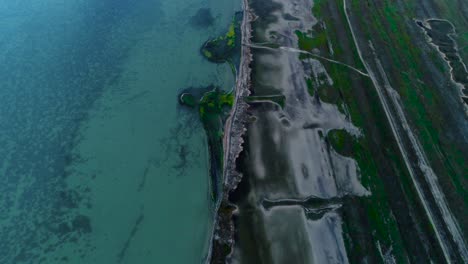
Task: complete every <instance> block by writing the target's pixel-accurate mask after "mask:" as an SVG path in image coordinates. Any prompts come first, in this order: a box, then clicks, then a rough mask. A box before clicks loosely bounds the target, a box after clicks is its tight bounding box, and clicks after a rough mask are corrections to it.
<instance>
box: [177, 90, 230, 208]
mask: <svg viewBox="0 0 468 264" xmlns="http://www.w3.org/2000/svg"><path fill="white" fill-rule="evenodd" d="M207 89H210V90H209V91H207V92H205V93H203V94H201V95H198V97H197V96H196V95H194V94H192V93H187V92H186V93H182V94H181V95H180V98H179V101H180V103H181V104H182V105H185V106H188V107H190V108H196V109H197V110H198V115H199V117H200V120H201V122H202V124H203V128H204V130H205V133H206V136H207V139H208V147H209V152H210V174H211V183H212V199H213V200H214V201H217V200H218V197H219V195H220V193H221V190H222V171H223V159H224V150H223V137H224V131H223V128H224V123H225V120H226V118H227V116H228V112H229V109H230V108H231V107H232V105H233V104H234V94H233V93H231V92H225V91H222V90H220V89H219V88H217V87H212V86H211V87H208V88H207Z"/></svg>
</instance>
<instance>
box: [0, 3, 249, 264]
mask: <svg viewBox="0 0 468 264" xmlns="http://www.w3.org/2000/svg"><path fill="white" fill-rule="evenodd" d="M200 8H210V10H211V13H212V15H213V17H214V23H213V24H212V25H208V26H206V27H203V26H202V27H200V26H197V27H194V26H192V25H191V24H190V18H191V17H192V16H193V15H194V14H196V13H197V11H198V10H199V9H200ZM239 9H240V1H238V0H228V1H216V0H210V1H206V0H190V1H189V0H147V1H130V0H127V1H124V0H112V1H111V0H99V1H98V0H88V1H58V0H41V1H39V0H35V1H34V0H24V1H3V2H1V3H0V23H1V27H0V60H1V62H2V64H0V120H1V122H0V146H1V147H0V237H1V238H2V239H0V263H99V264H100V263H200V262H201V261H202V260H203V258H204V257H205V256H206V250H207V243H208V236H209V232H210V229H211V224H212V223H211V222H212V220H211V219H212V214H213V212H212V210H213V202H212V200H211V197H210V182H209V181H210V178H209V173H208V170H209V164H208V162H209V157H208V154H207V153H208V151H207V143H206V138H205V134H204V132H203V129H202V126H201V124H200V122H199V120H198V116H197V114H196V113H192V112H190V111H188V110H186V109H183V108H180V107H179V106H178V101H177V99H178V98H177V96H178V94H179V93H180V91H181V90H182V89H184V88H187V87H201V86H207V85H209V84H216V85H219V86H221V87H225V88H226V87H227V88H228V89H229V88H230V87H232V85H233V84H234V76H233V75H232V72H231V70H230V68H229V66H228V65H224V64H220V65H217V64H211V63H209V62H207V61H206V60H204V59H203V58H202V56H201V55H200V53H199V48H200V46H201V45H202V44H203V42H204V41H205V40H206V39H208V38H210V37H214V36H217V35H221V34H224V32H225V31H226V29H227V28H228V26H229V23H230V22H231V19H232V16H233V15H234V12H235V11H238V10H239Z"/></svg>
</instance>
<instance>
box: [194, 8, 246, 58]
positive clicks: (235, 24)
mask: <svg viewBox="0 0 468 264" xmlns="http://www.w3.org/2000/svg"><path fill="white" fill-rule="evenodd" d="M241 19H242V17H241V16H239V15H236V16H234V19H233V21H232V22H231V24H230V25H229V28H228V31H227V32H226V34H225V35H224V36H219V37H217V38H214V39H210V40H208V41H206V42H205V44H203V46H202V48H201V54H202V55H203V57H205V58H206V59H207V60H209V61H211V62H214V63H223V62H226V61H231V60H232V58H233V56H234V54H235V53H236V51H238V50H240V34H241V31H240V23H241Z"/></svg>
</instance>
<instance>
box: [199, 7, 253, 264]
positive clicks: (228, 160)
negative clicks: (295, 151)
mask: <svg viewBox="0 0 468 264" xmlns="http://www.w3.org/2000/svg"><path fill="white" fill-rule="evenodd" d="M242 4H243V6H242V9H243V18H242V24H241V43H242V46H241V58H240V65H239V72H238V75H237V78H236V87H235V99H234V104H233V107H232V110H231V113H230V115H229V118H228V119H227V121H226V124H225V127H224V140H223V145H224V157H225V158H224V166H223V191H222V194H221V196H220V198H219V199H218V201H217V202H216V207H215V216H214V224H213V230H212V234H211V238H210V245H209V251H208V257H207V259H206V263H225V262H226V260H227V259H228V258H229V255H230V254H231V253H232V249H233V244H234V232H235V231H234V225H233V222H232V216H233V214H234V212H235V211H236V206H235V205H234V204H232V203H231V202H230V201H229V195H230V194H231V192H232V191H234V190H235V189H236V188H237V185H238V183H239V182H240V181H241V179H242V174H240V173H239V172H238V171H237V170H236V160H237V158H238V157H239V155H240V153H241V152H242V150H243V147H242V145H243V143H244V140H243V136H244V134H245V132H246V128H245V124H246V121H247V119H248V114H247V109H248V104H247V103H246V101H245V100H244V99H245V97H247V96H249V94H250V85H251V81H250V78H251V68H250V63H251V61H252V54H251V50H250V47H249V44H250V41H251V36H252V28H251V21H252V20H253V19H254V15H253V13H252V11H251V10H250V8H249V4H248V0H243V3H242Z"/></svg>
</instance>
